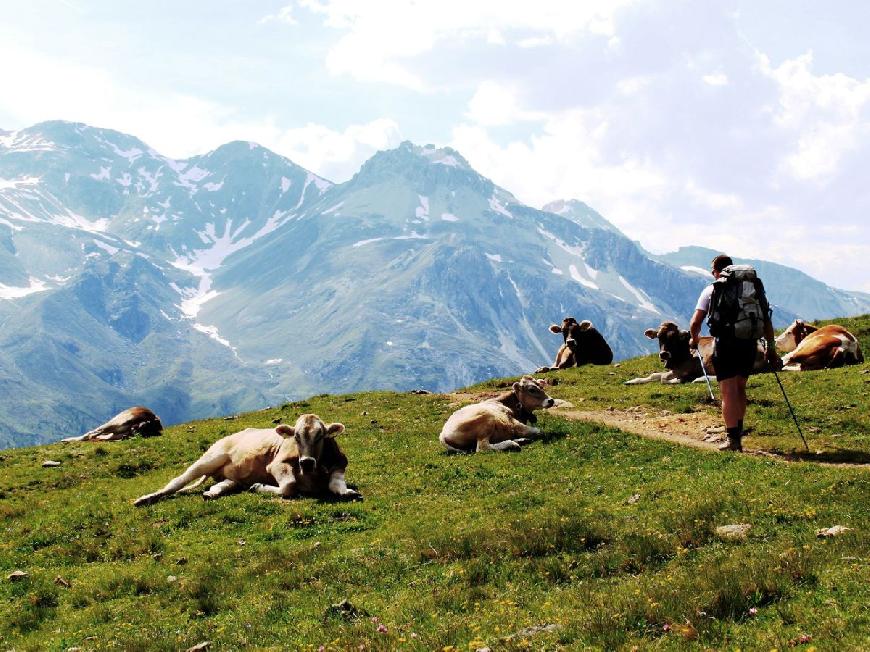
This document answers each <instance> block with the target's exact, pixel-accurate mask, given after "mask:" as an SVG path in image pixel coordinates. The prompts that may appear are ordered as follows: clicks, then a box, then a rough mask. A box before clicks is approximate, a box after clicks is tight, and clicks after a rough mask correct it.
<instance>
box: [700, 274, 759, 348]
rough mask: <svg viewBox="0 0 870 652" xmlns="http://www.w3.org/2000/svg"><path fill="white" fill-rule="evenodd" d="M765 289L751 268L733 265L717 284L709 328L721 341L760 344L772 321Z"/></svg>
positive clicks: (711, 302)
mask: <svg viewBox="0 0 870 652" xmlns="http://www.w3.org/2000/svg"><path fill="white" fill-rule="evenodd" d="M770 314H771V310H770V306H769V304H768V303H767V296H766V295H765V293H764V285H762V283H761V279H760V278H758V275H757V274H756V273H755V270H754V269H753V268H752V267H750V266H749V265H729V266H728V267H726V268H725V269H723V270H722V271H721V272H720V273H719V278H718V279H716V280H715V281H714V282H713V295H712V296H711V297H710V310H709V312H708V313H707V325H708V326H709V327H710V335H712V336H713V337H717V338H733V339H738V340H757V339H759V338H761V337H763V336H764V323H765V321H767V320H769V319H770Z"/></svg>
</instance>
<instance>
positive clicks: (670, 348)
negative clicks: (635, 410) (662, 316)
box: [625, 321, 767, 385]
mask: <svg viewBox="0 0 870 652" xmlns="http://www.w3.org/2000/svg"><path fill="white" fill-rule="evenodd" d="M643 334H644V335H646V336H647V337H648V338H650V339H651V340H656V339H657V340H658V342H659V359H660V360H661V361H662V362H664V363H665V369H666V370H667V371H657V372H654V373H651V374H650V375H649V376H645V377H643V378H632V379H631V380H627V381H625V384H626V385H642V384H644V383H654V382H662V383H667V384H670V385H676V384H678V383H690V382H696V381H699V382H703V380H704V373H703V371H702V370H701V360H703V361H704V371H706V372H707V376H709V377H710V378H712V377H714V376H715V375H716V370H715V369H714V368H713V338H712V337H701V338H699V339H698V352H699V353H700V354H701V360H699V359H698V355H697V354H696V353H694V352H692V351H691V350H690V349H689V338H690V335H689V331H681V330H680V328H679V326H677V325H676V324H675V323H674V322H671V321H666V322H662V324H661V325H660V326H659V328H658V330H656V329H654V328H648V329H647V330H645V331H644V333H643ZM766 364H767V363H766V362H765V359H764V348H763V347H762V346H761V343H760V342H759V345H758V350H757V351H756V356H755V366H754V367H753V371H754V372H755V373H758V372H760V371H764V370H766V368H767V366H766Z"/></svg>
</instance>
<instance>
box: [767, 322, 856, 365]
mask: <svg viewBox="0 0 870 652" xmlns="http://www.w3.org/2000/svg"><path fill="white" fill-rule="evenodd" d="M776 347H777V348H778V349H779V350H780V351H783V352H784V353H785V354H786V355H784V356H783V358H782V364H783V367H782V368H783V370H784V371H814V370H817V369H830V368H833V367H842V366H843V365H847V364H861V363H862V362H864V354H863V353H862V352H861V345H860V343H859V342H858V339H857V338H856V337H855V336H854V335H852V333H850V332H849V331H847V330H846V329H845V328H843V327H842V326H838V325H836V324H829V325H828V326H822V327H820V328H817V327H815V326H812V325H810V324H807V323H806V322H804V321H803V320H801V319H797V320H795V321H794V322H792V324H791V325H790V326H789V327H788V328H786V329H785V330H784V331H783V332H782V334H781V335H780V336H779V337H777V338H776Z"/></svg>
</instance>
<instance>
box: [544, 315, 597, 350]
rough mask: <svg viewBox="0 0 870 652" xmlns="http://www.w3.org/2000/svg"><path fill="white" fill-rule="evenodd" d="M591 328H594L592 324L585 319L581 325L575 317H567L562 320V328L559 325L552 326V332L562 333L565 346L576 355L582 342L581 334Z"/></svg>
mask: <svg viewBox="0 0 870 652" xmlns="http://www.w3.org/2000/svg"><path fill="white" fill-rule="evenodd" d="M590 328H592V322H591V321H589V320H586V319H584V320H583V321H581V322H580V323H577V320H576V319H574V318H573V317H565V319H563V320H562V325H561V326H559V325H558V324H553V325H552V326H550V332H551V333H561V334H562V337H563V338H564V340H565V344H566V345H568V348H569V349H570V350H571V352H572V353H576V352H577V347H578V346H579V342H580V334H581V333H582V332H583V331H587V330H589V329H590Z"/></svg>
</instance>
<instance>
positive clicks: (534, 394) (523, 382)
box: [513, 376, 556, 412]
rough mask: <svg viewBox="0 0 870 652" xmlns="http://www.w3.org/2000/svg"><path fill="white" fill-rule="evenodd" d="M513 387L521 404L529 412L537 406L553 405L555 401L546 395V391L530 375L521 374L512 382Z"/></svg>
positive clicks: (546, 406)
mask: <svg viewBox="0 0 870 652" xmlns="http://www.w3.org/2000/svg"><path fill="white" fill-rule="evenodd" d="M513 388H514V393H515V394H516V395H517V398H519V399H520V403H521V404H522V406H523V407H524V408H525V409H527V410H529V411H530V412H533V411H534V410H537V409H538V408H548V407H553V405H554V404H555V403H556V401H554V400H553V399H552V398H550V397H549V396H547V392H545V391H544V389H543V388H542V387H541V386H540V384H538V382H537V381H536V380H535V379H534V378H532V377H531V376H523V377H522V378H521V379H520V380H519V381H518V382H516V383H514V385H513Z"/></svg>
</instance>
